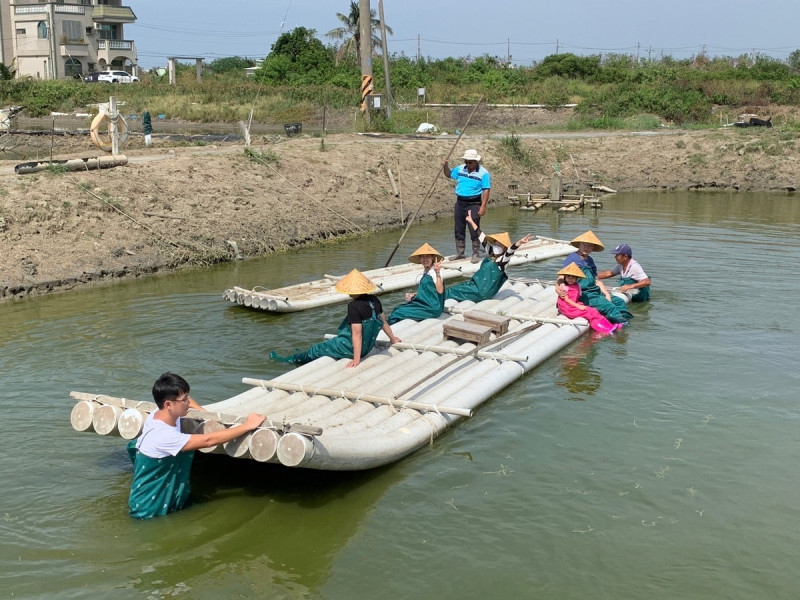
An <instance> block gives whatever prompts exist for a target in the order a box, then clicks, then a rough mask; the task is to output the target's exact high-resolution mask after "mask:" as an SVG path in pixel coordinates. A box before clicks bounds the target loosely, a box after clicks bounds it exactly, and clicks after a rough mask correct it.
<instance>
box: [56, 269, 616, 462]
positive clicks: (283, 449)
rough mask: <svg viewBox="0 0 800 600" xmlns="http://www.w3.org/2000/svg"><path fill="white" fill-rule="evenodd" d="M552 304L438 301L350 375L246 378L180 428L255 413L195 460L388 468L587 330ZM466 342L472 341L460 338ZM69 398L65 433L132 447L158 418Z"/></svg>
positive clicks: (520, 299)
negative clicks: (223, 457)
mask: <svg viewBox="0 0 800 600" xmlns="http://www.w3.org/2000/svg"><path fill="white" fill-rule="evenodd" d="M613 293H615V294H616V295H619V296H620V297H623V298H625V300H626V301H629V300H630V297H629V296H628V295H626V294H623V293H621V292H619V291H614V292H613ZM555 304H556V294H555V289H554V286H553V284H552V282H541V281H536V280H516V281H508V282H506V283H505V284H504V286H503V288H501V290H500V291H499V292H498V293H497V294H496V295H495V297H494V298H492V299H489V300H485V301H483V302H480V303H478V304H474V303H473V302H470V301H463V302H459V303H456V302H454V301H452V300H448V301H447V305H448V306H447V308H446V312H445V313H444V314H442V315H441V316H440V317H439V318H437V319H427V320H425V321H421V322H414V321H409V320H405V321H401V322H399V323H397V324H395V325H394V326H393V329H394V331H395V333H396V335H398V336H399V337H400V338H401V339H402V340H403V341H402V342H401V343H397V344H393V345H389V344H388V340H387V339H386V337H385V335H384V334H383V333H381V334H380V336H379V339H378V342H379V343H378V344H377V346H376V348H375V349H373V351H372V352H371V353H369V354H368V355H367V356H366V357H364V358H363V359H362V361H361V364H360V365H359V366H358V367H356V368H355V369H347V368H346V365H347V363H348V362H349V360H348V359H341V360H334V359H333V358H330V357H322V358H319V359H316V360H314V361H312V362H310V363H308V364H306V365H303V366H300V367H296V368H294V369H292V370H291V371H288V372H286V373H283V374H282V375H280V376H278V377H275V378H273V379H262V378H258V377H246V378H244V379H243V380H242V383H243V384H245V385H247V386H250V387H249V389H247V390H245V391H243V392H241V393H239V394H237V395H235V396H232V397H231V398H228V399H225V400H221V401H218V402H214V403H211V404H208V405H206V406H204V409H203V410H194V409H193V410H190V411H189V413H188V415H187V417H186V418H184V419H182V424H183V427H184V429H185V431H187V432H189V433H193V432H210V431H214V430H219V429H221V428H224V427H227V426H230V425H233V424H235V423H238V422H240V421H242V420H244V419H245V418H246V415H247V414H249V413H251V412H258V413H261V414H263V415H266V417H267V419H266V421H265V422H264V424H263V425H262V426H261V427H260V428H259V429H257V430H256V431H254V432H251V433H248V434H246V435H244V436H241V437H240V438H237V439H235V440H233V441H231V442H228V443H226V444H223V445H220V446H217V447H215V448H208V449H204V450H203V451H205V452H214V453H219V454H227V455H229V456H231V457H234V458H243V459H252V460H256V461H260V462H268V463H276V464H281V465H284V466H286V467H294V468H309V469H321V470H344V471H347V470H363V469H371V468H375V467H379V466H381V465H385V464H389V463H391V462H394V461H397V460H400V459H401V458H403V457H404V456H407V455H408V454H410V453H412V452H415V451H417V450H419V449H420V448H422V447H424V446H426V445H427V444H429V443H430V442H431V441H432V440H433V439H435V438H436V437H437V436H439V435H440V434H441V433H443V432H444V431H445V430H447V429H448V428H450V427H452V426H454V425H455V424H457V423H458V422H459V421H460V420H462V419H465V418H468V417H470V416H472V414H473V412H474V410H475V409H477V408H478V407H479V406H480V405H481V404H483V403H484V402H485V401H487V400H488V399H490V398H491V397H492V396H493V395H494V394H496V393H497V392H498V391H500V390H501V389H503V388H505V387H506V386H508V385H509V384H510V383H512V382H513V381H515V380H517V379H518V378H520V377H522V376H523V375H524V374H525V373H527V372H529V371H531V370H532V369H534V368H535V367H536V366H537V365H539V364H540V363H541V362H542V361H544V360H546V359H547V358H549V357H550V356H552V355H553V354H555V353H556V352H558V351H560V350H561V349H563V348H564V347H565V346H567V345H569V344H570V343H571V342H573V341H574V340H576V339H578V338H579V337H581V336H583V335H585V334H586V333H587V332H588V331H589V326H588V323H587V322H586V320H585V319H574V320H570V319H566V318H563V317H560V316H558V314H557V311H556V307H555ZM481 323H483V325H481ZM481 327H483V329H481ZM453 331H456V332H463V333H457V335H455V336H454V335H453V334H452V332H453ZM472 333H475V335H476V336H479V337H480V341H468V340H467V339H466V338H463V337H460V336H467V335H472ZM476 339H477V338H476ZM70 396H71V397H72V398H73V399H75V400H77V403H76V404H75V406H74V407H73V409H72V413H71V416H70V421H71V424H72V426H73V428H74V429H76V430H77V431H85V432H92V431H93V432H96V433H98V434H100V435H118V436H120V437H122V438H125V439H133V438H135V437H137V436H138V435H139V433H140V432H141V429H142V427H143V424H144V420H145V418H146V416H147V414H148V413H149V412H151V411H153V410H155V408H156V407H155V404H154V403H152V402H145V401H137V400H130V399H126V398H116V397H110V396H105V395H102V394H90V393H83V392H72V393H71V394H70Z"/></svg>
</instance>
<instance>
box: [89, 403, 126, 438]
mask: <svg viewBox="0 0 800 600" xmlns="http://www.w3.org/2000/svg"><path fill="white" fill-rule="evenodd" d="M122 411H123V409H122V408H120V407H119V406H112V405H111V404H104V405H102V406H100V407H97V408H95V410H94V414H93V415H92V427H94V430H95V431H96V432H97V433H99V434H100V435H109V434H116V433H119V430H118V429H117V420H118V419H119V417H120V415H121V414H122Z"/></svg>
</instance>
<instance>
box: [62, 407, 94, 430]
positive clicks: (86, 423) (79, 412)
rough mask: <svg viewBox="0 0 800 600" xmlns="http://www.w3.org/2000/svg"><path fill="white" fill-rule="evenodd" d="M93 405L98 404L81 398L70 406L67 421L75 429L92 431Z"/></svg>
mask: <svg viewBox="0 0 800 600" xmlns="http://www.w3.org/2000/svg"><path fill="white" fill-rule="evenodd" d="M95 406H98V405H97V404H96V403H94V402H90V401H89V400H81V401H80V402H78V403H77V404H76V405H75V406H73V407H72V412H71V413H70V415H69V422H70V425H72V428H73V429H74V430H75V431H89V432H94V426H93V425H92V417H93V416H94V408H95Z"/></svg>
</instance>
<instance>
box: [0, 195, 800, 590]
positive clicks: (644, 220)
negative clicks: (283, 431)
mask: <svg viewBox="0 0 800 600" xmlns="http://www.w3.org/2000/svg"><path fill="white" fill-rule="evenodd" d="M484 226H485V228H486V229H487V231H490V232H492V231H495V230H501V229H508V230H510V233H511V237H512V239H517V238H519V237H521V236H522V235H523V234H524V233H527V232H535V233H538V234H541V235H545V236H550V237H557V238H562V239H571V238H572V237H574V236H575V235H578V234H580V233H582V232H583V231H585V230H586V229H589V228H592V229H594V231H595V232H596V233H597V234H598V235H599V237H600V239H602V240H603V241H604V242H605V244H606V246H607V247H608V248H612V247H613V246H614V245H616V244H617V243H622V242H627V243H629V244H631V245H632V247H633V249H634V254H635V257H636V258H637V259H639V260H640V262H641V263H642V265H643V266H644V268H645V270H646V271H647V273H648V274H649V275H650V276H651V278H652V279H653V282H654V287H653V300H652V302H651V303H649V304H648V305H644V306H634V308H633V311H634V312H635V314H636V318H635V319H634V322H633V325H632V326H631V327H630V328H629V329H628V330H626V331H624V332H623V333H621V334H620V335H618V336H617V337H616V338H614V339H608V338H607V339H603V340H600V341H593V340H590V339H583V340H580V341H578V342H576V343H575V344H573V345H572V346H570V347H568V348H567V349H566V350H565V351H563V352H562V353H560V354H558V355H556V356H554V357H552V358H551V359H550V360H548V361H547V362H545V363H544V364H542V365H541V366H540V367H539V368H537V369H536V370H534V371H533V372H532V373H530V374H529V375H528V376H526V377H525V378H523V379H521V380H519V381H517V382H515V383H514V384H513V385H512V386H511V387H509V388H507V389H505V390H503V391H502V392H501V393H500V394H498V395H497V396H496V397H494V398H493V399H492V400H491V401H490V402H488V403H487V404H485V405H484V406H482V407H481V408H480V409H479V410H478V411H477V412H476V414H475V416H474V417H473V418H471V419H469V420H467V421H464V422H462V423H461V424H460V425H459V426H458V427H457V428H456V429H454V430H452V431H449V432H447V433H446V434H445V435H443V436H442V437H440V438H439V439H437V440H435V441H434V442H433V444H431V445H430V446H429V447H426V448H423V449H422V450H420V451H418V452H416V453H415V454H413V455H412V456H410V457H408V458H406V459H405V460H403V461H401V462H399V463H397V464H395V465H391V466H389V467H386V468H382V469H377V470H374V471H370V472H364V473H318V472H309V471H304V470H299V471H295V470H288V469H285V468H282V467H277V466H274V465H260V464H255V463H253V462H252V461H232V460H230V459H225V458H224V457H216V456H211V457H207V456H203V457H200V458H199V459H198V460H197V461H196V463H195V466H194V479H193V488H194V491H195V495H196V498H197V503H196V504H195V505H194V506H193V507H192V508H190V509H188V510H185V511H182V512H179V513H176V514H174V515H170V516H169V517H165V518H157V519H153V520H151V521H148V522H140V521H134V520H132V519H130V518H129V517H128V516H127V504H126V503H127V493H128V486H129V484H130V476H131V474H130V465H129V463H128V460H127V457H126V456H125V453H124V451H123V443H122V440H121V439H120V438H104V437H101V436H98V435H95V434H79V433H77V432H75V431H73V430H72V429H71V428H70V426H69V412H70V410H71V408H72V406H73V401H71V400H70V399H69V397H68V394H69V392H70V391H71V390H77V391H85V392H104V393H108V394H112V395H119V396H125V397H129V398H141V399H148V398H149V388H150V386H151V385H152V381H153V380H154V379H155V377H157V376H158V375H159V374H160V373H161V372H162V371H164V370H167V369H170V370H174V371H176V372H179V373H181V374H183V375H184V376H186V377H187V379H188V380H189V381H190V383H191V384H192V392H193V394H192V395H193V396H194V397H195V398H197V399H198V400H200V401H201V402H203V401H211V400H215V399H220V398H226V397H229V396H231V395H233V394H235V393H239V392H241V391H243V390H244V389H245V386H243V385H242V384H241V383H240V380H241V378H242V377H245V376H249V377H267V378H268V377H274V376H276V375H278V374H279V373H281V372H283V371H284V370H285V369H286V368H287V367H286V365H283V364H279V363H273V362H270V361H269V360H268V359H267V354H268V352H269V351H270V350H278V351H279V352H282V353H288V352H289V351H291V350H292V349H294V348H304V347H306V346H307V345H308V344H310V343H313V342H316V341H319V340H320V339H321V338H322V335H323V334H325V333H328V332H332V331H334V329H335V327H336V325H337V324H338V321H339V320H340V318H341V314H342V310H343V305H335V306H331V307H325V308H321V309H317V310H314V311H309V312H306V313H297V314H290V315H270V314H266V313H261V312H257V311H249V310H246V309H242V308H239V307H235V306H233V305H231V304H229V303H226V302H224V301H223V300H222V299H221V293H222V290H224V289H225V288H226V287H230V286H231V285H233V284H240V285H243V286H245V287H252V286H255V285H262V286H265V287H276V286H279V285H284V284H286V283H291V282H300V281H307V280H311V279H315V278H317V277H319V276H320V275H321V274H323V273H337V274H344V273H345V272H347V271H348V270H349V269H350V268H352V267H353V266H358V267H363V268H370V267H377V266H382V265H383V263H384V262H385V260H386V257H388V255H389V253H390V252H391V250H392V248H394V245H395V244H396V242H397V238H398V236H399V233H398V232H391V233H387V234H384V235H376V236H373V237H371V238H370V239H368V240H360V241H353V242H347V243H341V244H333V245H327V246H324V247H318V248H313V249H305V250H301V251H298V252H293V253H290V254H282V255H277V256H274V257H270V258H268V259H263V260H258V261H248V262H244V263H239V264H235V265H225V266H221V267H216V268H213V269H203V270H197V271H192V272H185V273H179V274H175V275H170V276H164V277H158V278H154V279H150V280H142V281H133V282H127V283H122V284H119V285H115V286H110V287H102V288H97V289H91V290H82V291H78V292H74V293H66V294H61V295H56V296H52V297H45V298H40V299H36V300H32V301H26V302H19V303H15V304H5V305H2V306H0V324H1V325H2V327H0V372H2V377H3V392H4V393H3V394H2V397H0V414H1V415H2V416H3V427H2V432H3V434H2V436H1V437H0V452H1V455H2V461H0V481H2V486H1V487H0V539H1V540H2V544H0V590H2V597H4V598H41V599H44V598H47V599H48V600H50V599H67V598H81V599H85V598H98V599H99V598H109V597H114V598H193V599H194V598H367V597H370V598H372V597H381V596H382V597H387V598H439V599H449V598H483V597H509V598H559V599H563V598H608V599H620V598H631V599H638V598H642V597H648V598H659V599H660V598H665V599H666V598H670V599H671V598H676V597H691V598H722V597H724V598H733V599H748V600H749V599H750V598H753V597H766V598H771V599H775V598H787V599H788V598H795V597H796V596H797V594H798V591H799V590H798V587H800V586H798V584H797V580H796V579H795V574H794V573H793V570H792V569H791V567H789V568H787V566H788V565H789V564H790V557H792V556H795V552H796V548H797V547H798V543H800V530H798V528H797V527H796V519H797V498H798V492H800V483H798V478H797V477H796V472H795V469H794V467H795V465H796V464H798V462H800V441H799V438H798V436H797V430H796V429H795V427H797V426H798V411H797V408H796V404H795V399H796V389H797V387H798V383H799V382H798V373H797V364H798V362H799V361H800V352H799V351H798V349H797V347H798V344H797V339H798V324H797V319H795V318H793V317H791V316H790V315H791V314H793V312H794V311H793V310H792V308H791V306H792V304H793V302H794V300H795V299H796V297H797V295H798V291H800V290H799V289H798V283H797V279H796V275H797V273H796V265H797V264H798V262H800V242H798V240H800V235H799V234H800V208H799V207H798V203H797V202H796V200H795V199H794V197H793V196H791V195H782V194H780V195H772V194H727V193H726V194H673V193H670V194H619V195H616V196H613V197H609V198H607V199H606V200H605V208H604V209H603V210H601V211H597V212H592V211H587V212H586V213H585V214H583V215H581V214H566V215H558V214H556V213H552V212H550V211H543V212H540V213H529V212H519V211H515V210H514V209H511V208H505V207H491V208H490V212H489V215H488V216H487V217H486V218H485V221H484ZM450 229H451V223H450V222H449V221H448V220H442V221H439V222H436V223H428V224H423V225H420V226H418V227H414V228H412V230H411V231H410V232H409V234H408V235H407V237H406V239H405V240H404V243H403V246H402V247H401V249H400V251H399V252H398V253H397V257H396V259H395V262H399V261H400V260H402V259H404V257H406V256H407V255H408V254H410V253H411V251H413V250H414V249H415V248H417V247H418V246H419V245H421V244H422V243H423V242H425V241H428V242H431V243H432V244H433V245H434V246H435V247H436V248H438V249H439V251H441V252H445V253H450V252H452V241H451V239H450V236H451V233H450ZM595 258H596V260H597V262H598V264H599V265H600V267H601V268H604V267H609V266H611V265H612V264H613V258H612V257H611V255H610V254H609V253H603V254H599V255H597V254H596V255H595ZM559 265H560V260H558V259H555V260H552V261H547V262H546V263H539V264H533V265H526V266H520V267H514V268H513V274H516V275H520V276H529V277H543V278H548V279H549V278H552V276H553V274H554V273H555V271H556V270H557V269H558V267H559ZM401 298H402V292H397V293H394V294H389V295H386V296H384V297H383V302H384V304H385V306H386V307H387V310H390V309H391V307H393V306H394V305H395V304H397V303H399V302H400V301H401Z"/></svg>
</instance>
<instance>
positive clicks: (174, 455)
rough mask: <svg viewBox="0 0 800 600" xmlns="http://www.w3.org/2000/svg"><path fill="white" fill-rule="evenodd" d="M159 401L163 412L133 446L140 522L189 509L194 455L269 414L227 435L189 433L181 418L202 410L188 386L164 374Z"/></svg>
mask: <svg viewBox="0 0 800 600" xmlns="http://www.w3.org/2000/svg"><path fill="white" fill-rule="evenodd" d="M153 399H154V400H155V403H156V406H157V407H158V410H155V411H153V412H151V413H150V414H149V415H148V417H147V420H146V421H145V423H144V427H143V428H142V433H141V435H140V436H139V437H138V438H137V439H135V440H131V442H130V443H129V444H128V452H129V453H130V455H131V460H132V461H133V482H132V483H131V493H130V497H129V499H128V508H129V509H130V514H131V516H132V517H135V518H137V519H149V518H151V517H155V516H156V515H166V514H167V513H170V512H174V511H176V510H180V509H182V508H183V507H184V506H185V505H186V503H187V501H188V500H189V494H190V488H189V474H190V471H191V466H192V458H193V457H194V450H199V449H200V448H211V447H212V446H216V445H218V444H224V443H225V442H229V441H231V440H232V439H234V438H237V437H239V436H241V435H244V434H245V433H247V432H249V431H253V430H254V429H256V428H258V426H259V425H261V423H262V422H263V421H264V416H263V415H259V414H256V413H253V414H250V415H248V416H247V420H246V421H245V422H244V423H242V424H240V425H235V426H234V427H229V428H227V429H223V430H222V431H215V432H212V433H202V434H189V433H183V432H182V431H181V418H182V417H185V416H186V413H187V412H189V409H190V408H197V409H202V407H201V406H200V405H199V404H198V403H197V402H195V401H194V399H192V398H191V397H190V396H189V384H188V383H187V381H186V380H185V379H184V378H183V377H181V376H180V375H176V374H175V373H164V374H163V375H162V376H161V377H159V378H158V379H157V380H156V382H155V384H154V385H153Z"/></svg>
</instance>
